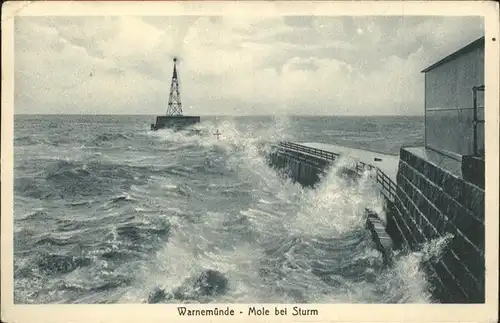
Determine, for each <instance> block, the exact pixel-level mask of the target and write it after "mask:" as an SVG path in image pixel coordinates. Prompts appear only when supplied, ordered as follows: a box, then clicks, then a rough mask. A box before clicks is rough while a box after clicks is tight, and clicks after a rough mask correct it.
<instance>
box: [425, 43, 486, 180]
mask: <svg viewBox="0 0 500 323" xmlns="http://www.w3.org/2000/svg"><path fill="white" fill-rule="evenodd" d="M422 72H423V73H425V148H426V149H427V150H431V151H433V152H436V153H438V155H437V156H435V157H437V158H444V159H452V160H455V161H457V162H458V163H456V162H455V163H454V162H453V161H452V160H449V161H447V162H443V163H442V164H443V166H444V167H445V168H449V170H450V171H452V172H454V173H456V174H459V175H460V176H462V177H464V178H465V179H466V180H468V181H471V182H473V183H475V184H476V185H480V186H483V185H484V154H485V149H484V144H485V142H484V37H481V38H479V39H477V40H476V41H474V42H472V43H470V44H469V45H467V46H465V47H463V48H462V49H460V50H458V51H456V52H454V53H452V54H450V55H448V56H447V57H445V58H443V59H442V60H440V61H438V62H437V63H435V64H433V65H431V66H429V67H428V68H426V69H424V70H423V71H422ZM429 155H432V152H429ZM430 157H432V156H430ZM478 170H480V171H478Z"/></svg>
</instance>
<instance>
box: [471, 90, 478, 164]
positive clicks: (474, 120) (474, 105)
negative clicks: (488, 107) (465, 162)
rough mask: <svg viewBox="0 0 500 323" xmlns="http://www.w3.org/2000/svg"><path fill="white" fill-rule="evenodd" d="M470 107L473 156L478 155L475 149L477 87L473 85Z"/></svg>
mask: <svg viewBox="0 0 500 323" xmlns="http://www.w3.org/2000/svg"><path fill="white" fill-rule="evenodd" d="M472 99H473V103H472V107H473V112H472V113H473V118H472V120H473V121H472V129H473V136H472V150H473V152H474V156H477V155H478V151H477V150H478V149H477V87H476V86H473V87H472Z"/></svg>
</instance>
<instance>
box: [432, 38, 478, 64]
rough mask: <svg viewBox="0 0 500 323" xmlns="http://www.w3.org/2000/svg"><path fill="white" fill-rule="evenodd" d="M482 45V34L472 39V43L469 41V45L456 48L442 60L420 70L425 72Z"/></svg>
mask: <svg viewBox="0 0 500 323" xmlns="http://www.w3.org/2000/svg"><path fill="white" fill-rule="evenodd" d="M482 46H484V36H483V37H481V38H479V39H476V40H475V41H473V42H472V43H470V44H469V45H467V46H465V47H462V48H460V49H459V50H457V51H456V52H454V53H452V54H450V55H448V56H446V57H445V58H443V59H442V60H440V61H438V62H436V63H434V64H432V65H431V66H429V67H427V68H426V69H424V70H423V71H422V73H425V72H428V71H430V70H432V69H434V68H436V67H438V66H440V65H443V64H445V63H447V62H449V61H452V60H454V59H455V58H457V57H458V56H460V55H463V54H465V53H467V52H470V51H473V50H474V49H476V48H478V47H482Z"/></svg>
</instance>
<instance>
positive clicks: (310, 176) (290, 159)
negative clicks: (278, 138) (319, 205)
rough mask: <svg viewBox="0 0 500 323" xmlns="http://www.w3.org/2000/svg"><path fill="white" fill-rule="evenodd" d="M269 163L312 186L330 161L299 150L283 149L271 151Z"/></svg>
mask: <svg viewBox="0 0 500 323" xmlns="http://www.w3.org/2000/svg"><path fill="white" fill-rule="evenodd" d="M269 163H270V164H271V165H272V166H274V167H275V168H277V169H278V170H280V171H281V172H283V174H284V175H286V176H289V177H290V178H291V179H293V180H294V181H297V182H298V183H300V184H302V185H304V186H311V187H312V186H314V185H315V184H316V183H317V182H318V181H319V180H320V179H321V176H323V174H324V172H325V170H326V168H327V167H328V165H330V162H329V161H327V160H325V159H322V158H318V157H314V156H311V155H306V154H303V153H300V152H294V151H286V150H283V149H280V150H277V151H274V152H271V154H270V155H269Z"/></svg>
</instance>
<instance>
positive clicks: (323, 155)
mask: <svg viewBox="0 0 500 323" xmlns="http://www.w3.org/2000/svg"><path fill="white" fill-rule="evenodd" d="M278 146H280V147H283V148H288V149H293V150H296V151H300V152H304V153H307V154H310V155H314V156H316V157H320V158H323V159H328V160H335V159H336V158H338V157H339V154H336V153H332V152H330V151H326V150H321V149H317V148H311V147H307V146H302V145H299V144H294V143H293V142H289V141H282V142H280V143H279V144H278Z"/></svg>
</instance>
